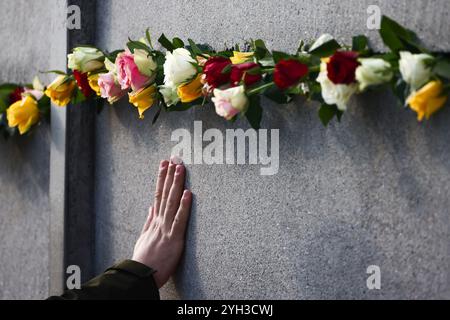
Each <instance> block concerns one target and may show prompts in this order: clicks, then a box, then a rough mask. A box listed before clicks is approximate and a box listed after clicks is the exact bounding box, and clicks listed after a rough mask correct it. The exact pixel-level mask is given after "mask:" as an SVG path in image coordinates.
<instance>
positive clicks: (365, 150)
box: [0, 0, 450, 299]
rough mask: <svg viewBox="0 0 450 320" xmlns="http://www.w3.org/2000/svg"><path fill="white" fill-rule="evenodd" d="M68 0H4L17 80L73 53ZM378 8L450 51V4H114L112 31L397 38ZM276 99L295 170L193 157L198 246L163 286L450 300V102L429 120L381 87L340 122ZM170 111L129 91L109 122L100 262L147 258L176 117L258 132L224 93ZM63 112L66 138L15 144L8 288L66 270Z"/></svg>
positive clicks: (99, 196) (200, 294)
mask: <svg viewBox="0 0 450 320" xmlns="http://www.w3.org/2000/svg"><path fill="white" fill-rule="evenodd" d="M61 3H63V2H61V1H59V0H40V1H39V2H37V1H32V0H2V1H1V4H0V8H1V9H2V10H0V15H1V16H0V18H1V19H0V35H1V37H0V38H1V39H2V44H3V48H5V50H2V52H1V53H0V65H1V66H2V68H0V81H6V80H9V81H29V80H31V79H30V76H32V75H33V74H35V73H37V71H38V70H46V69H54V68H59V69H60V68H62V67H63V65H64V63H63V60H64V53H65V46H64V44H65V41H67V40H66V39H65V37H60V33H61V34H63V33H64V30H63V29H61V28H63V27H64V26H63V24H62V22H63V21H64V10H63V9H64V8H63V5H64V3H63V4H61ZM369 4H378V5H379V6H380V7H381V9H382V11H383V12H384V13H387V14H388V15H390V16H392V17H393V18H395V19H397V20H398V21H399V22H401V23H403V24H405V25H406V26H408V27H411V28H413V29H415V30H417V31H418V33H419V35H420V36H421V37H422V38H423V39H424V40H425V42H426V44H427V45H428V46H429V47H431V48H432V49H434V50H439V51H448V50H450V42H449V40H448V37H446V36H445V35H446V34H447V31H448V29H449V22H448V21H449V19H448V14H449V12H450V3H449V2H448V1H445V0H441V1H432V2H431V1H419V0H415V1H407V0H402V1H396V2H395V3H393V2H392V1H387V0H385V1H356V0H354V1H350V0H348V1H324V0H323V1H314V3H312V2H311V1H287V0H285V1H278V2H273V1H261V0H260V1H245V2H242V1H234V0H228V1H187V0H185V1H175V0H165V1H156V0H155V1H140V0H139V1H138V0H135V1H127V2H123V1H112V0H98V6H97V34H96V37H97V45H98V46H100V47H101V48H104V49H116V48H119V47H122V46H123V45H124V43H125V42H126V41H127V38H128V36H131V37H133V38H138V37H140V36H142V35H143V31H144V30H145V28H146V27H149V28H150V30H151V32H152V34H153V35H154V36H155V37H156V36H158V35H159V34H160V33H161V32H165V33H166V34H167V35H168V36H180V37H182V38H187V37H191V38H193V39H194V40H195V41H197V42H206V43H209V44H211V45H213V46H216V47H224V46H225V45H232V44H234V43H235V42H242V41H243V40H244V37H252V38H257V37H261V38H263V39H266V40H267V44H268V45H269V46H270V47H272V48H276V49H281V50H283V49H284V50H292V49H294V48H295V47H296V45H297V41H298V40H299V39H300V38H305V39H311V38H314V37H316V36H318V35H319V34H321V33H323V32H330V33H333V34H335V35H336V36H337V37H338V39H342V40H347V41H349V38H348V35H349V34H355V33H365V34H367V35H368V36H369V37H370V38H371V39H372V40H373V44H374V46H375V47H376V48H377V49H381V45H380V43H379V41H378V37H377V33H376V31H368V30H366V28H365V25H366V8H367V6H368V5H369ZM55 8H56V9H55ZM82 14H83V13H82ZM55 19H56V20H55ZM50 21H52V22H50ZM55 21H56V23H55ZM55 30H59V32H55ZM49 31H50V32H49ZM63 38H64V39H63ZM43 79H44V80H49V77H48V76H43ZM263 108H264V111H265V113H264V118H263V127H264V128H268V129H271V128H278V129H280V169H279V172H278V174H276V175H274V176H264V177H263V176H260V174H259V173H260V171H259V169H260V167H259V166H248V165H240V166H238V165H215V166H207V165H190V166H188V171H189V173H188V184H189V186H190V187H191V188H192V190H193V192H194V193H195V201H194V205H193V212H192V218H191V221H190V225H189V231H188V235H187V247H186V252H185V256H184V258H183V261H182V264H181V267H180V269H179V271H178V274H177V276H176V277H175V280H174V281H172V282H171V283H170V284H168V285H167V286H166V287H165V288H164V289H163V290H162V296H163V298H168V299H173V298H187V299H193V298H212V299H213V298H288V299H293V298H298V299H303V298H307V299H310V298H369V299H371V298H374V299H377V298H450V279H449V276H448V270H449V269H450V268H449V267H450V250H449V249H450V248H449V241H448V239H449V236H450V221H449V216H450V212H449V209H448V208H449V207H450V200H449V199H450V187H449V185H448V177H449V173H450V172H449V171H450V166H449V162H448V159H449V156H450V154H449V153H450V151H449V149H448V141H449V138H450V132H449V130H448V123H449V122H450V109H449V108H448V107H447V108H446V109H444V110H443V111H442V112H440V113H439V114H438V115H437V116H436V117H434V118H433V119H432V120H430V121H429V122H427V123H423V124H418V123H417V122H416V119H415V116H414V114H413V113H412V112H409V111H405V110H402V109H400V108H399V107H397V106H396V105H395V102H394V99H393V97H392V96H391V95H389V94H373V93H372V94H366V95H364V96H361V97H358V98H356V99H354V100H353V102H352V105H351V107H350V110H349V111H348V112H347V113H346V114H345V116H344V118H343V120H342V123H341V124H335V123H332V124H331V125H330V126H329V127H328V128H323V127H322V125H321V124H320V122H319V120H318V118H317V116H316V112H317V106H316V105H311V104H306V103H303V102H302V101H300V100H297V101H295V102H294V103H292V104H290V105H288V106H276V105H273V104H271V103H269V102H268V101H264V103H263ZM153 113H154V110H153V111H149V112H148V113H147V114H146V119H145V120H144V121H140V120H138V119H137V116H136V110H135V109H134V108H132V107H131V106H130V105H128V104H127V103H126V102H123V103H120V104H118V105H116V106H114V107H106V108H105V109H104V111H103V113H102V114H100V115H99V116H98V118H97V122H96V137H95V138H96V155H95V159H96V160H95V212H96V217H95V218H96V223H95V227H96V239H95V261H94V262H95V269H96V271H97V272H101V271H102V270H103V269H104V268H106V267H108V266H109V265H110V264H112V263H113V262H115V261H117V260H120V259H123V258H128V257H130V256H131V253H132V248H133V245H134V242H135V241H136V239H137V237H138V231H139V230H140V229H141V226H142V223H143V221H144V219H145V215H146V212H147V207H148V206H149V205H150V203H151V199H152V197H153V187H154V185H155V177H156V171H157V168H158V163H159V161H160V160H161V159H163V158H167V157H168V156H169V155H170V152H171V149H172V147H173V146H174V144H175V143H173V142H171V141H170V136H171V133H172V132H173V130H175V129H178V128H187V129H188V130H190V131H191V132H192V130H193V121H194V120H201V121H203V129H204V130H206V129H208V128H218V129H220V130H221V131H222V132H224V131H225V130H226V129H229V128H241V127H242V128H248V126H247V124H246V123H245V122H244V121H239V122H237V123H235V124H230V123H227V122H225V121H224V120H222V119H220V118H219V117H218V116H216V115H215V113H214V110H213V107H212V106H211V105H207V106H205V107H204V108H201V107H198V108H195V109H192V110H190V111H188V112H185V113H182V114H181V113H171V114H163V115H162V116H161V118H160V120H159V122H158V123H157V124H156V125H154V126H152V125H151V119H152V116H153ZM53 115H54V119H56V120H58V121H56V122H55V121H54V122H53V124H52V127H53V128H55V127H57V128H59V129H58V130H53V132H52V135H53V136H52V138H50V133H49V131H48V129H49V128H48V127H47V126H45V125H44V126H43V127H42V128H38V129H37V130H36V132H35V133H34V135H33V136H31V137H29V138H25V139H21V138H15V139H14V140H12V141H8V142H4V141H3V142H0V155H1V158H2V166H1V167H0V182H1V184H0V185H1V187H0V264H1V268H0V298H43V297H45V296H47V294H48V291H49V285H48V281H49V268H48V267H49V266H50V270H53V272H56V274H60V273H61V272H62V271H63V270H62V269H63V268H62V263H63V256H64V253H63V252H62V248H63V245H62V244H61V243H62V242H58V241H57V239H63V238H64V234H63V230H62V227H61V225H63V223H64V219H62V220H61V221H62V222H61V221H60V220H58V221H59V222H58V221H56V222H58V223H54V222H55V221H54V219H53V218H55V217H56V218H57V219H60V218H62V217H63V216H64V210H65V209H67V208H66V205H67V203H66V202H65V201H66V200H65V199H66V198H65V197H66V194H65V192H66V190H64V185H65V180H64V175H65V173H64V172H65V165H66V163H68V162H67V161H65V160H66V159H65V158H64V152H65V151H64V150H65V149H64V143H62V144H59V142H58V141H59V140H58V139H56V138H58V137H64V136H65V132H64V130H65V119H66V118H65V117H66V115H65V112H64V109H58V112H56V113H55V112H54V113H53ZM55 137H56V138H55ZM55 139H56V140H55ZM62 140H64V141H65V139H62ZM64 141H63V142H64ZM69 141H70V139H69ZM50 144H51V145H52V146H50ZM61 145H62V147H60V146H61ZM50 150H51V153H52V157H51V158H50V156H49V152H50ZM52 159H53V160H52ZM50 163H51V164H50ZM49 167H50V170H49ZM49 172H52V173H54V174H51V178H50V177H49V175H50V174H49ZM55 172H56V173H55ZM72 178H73V177H72ZM61 179H62V180H61ZM49 180H50V181H53V183H52V182H50V190H52V191H51V196H50V200H49ZM50 211H51V217H52V221H49V219H50V218H49V216H50ZM69 211H70V210H69ZM49 222H50V223H51V225H52V226H53V227H52V229H51V230H52V235H53V236H54V237H53V240H49V234H48V230H49V229H48V224H49ZM60 222H61V223H60ZM58 226H59V227H58ZM55 228H56V229H55ZM55 239H56V240H55ZM49 242H52V243H51V247H52V248H53V249H52V252H53V255H54V256H55V257H56V258H52V257H50V255H49V251H48V247H49ZM57 244H61V245H57ZM55 248H56V249H55ZM53 255H52V256H53ZM58 257H59V258H58ZM56 260H58V261H57V263H56V262H55V261H56ZM372 264H375V265H378V266H380V267H381V272H382V289H381V290H379V291H369V290H367V287H366V278H367V275H366V273H365V271H366V268H367V266H369V265H372ZM56 287H57V285H56Z"/></svg>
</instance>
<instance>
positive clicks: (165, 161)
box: [160, 160, 168, 169]
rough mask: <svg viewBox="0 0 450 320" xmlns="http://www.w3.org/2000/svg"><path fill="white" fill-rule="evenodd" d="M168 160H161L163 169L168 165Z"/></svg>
mask: <svg viewBox="0 0 450 320" xmlns="http://www.w3.org/2000/svg"><path fill="white" fill-rule="evenodd" d="M167 163H168V162H167V160H163V161H161V163H160V168H161V169H164V168H165V167H167Z"/></svg>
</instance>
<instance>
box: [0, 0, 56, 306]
mask: <svg viewBox="0 0 450 320" xmlns="http://www.w3.org/2000/svg"><path fill="white" fill-rule="evenodd" d="M52 2H53V1H50V0H45V1H33V0H19V1H18V0H2V1H1V2H0V9H1V10H0V39H1V41H2V51H1V53H0V65H1V68H0V82H6V81H9V82H31V80H32V79H33V78H32V77H33V75H35V74H38V72H39V71H40V70H49V69H50V66H51V61H50V60H51V59H50V55H51V53H50V50H49V47H50V37H49V26H50V22H51V14H52V11H51V7H52ZM41 78H42V79H43V80H46V81H48V80H49V77H47V76H45V75H44V76H41ZM49 157H50V133H49V126H48V125H47V124H43V125H42V126H41V127H39V128H37V129H36V130H35V132H34V133H33V134H32V135H31V136H27V137H15V138H13V139H11V140H9V141H5V140H4V139H3V137H1V138H0V158H1V166H0V265H1V267H0V299H39V298H44V297H46V296H47V294H48V262H49V261H48V244H49V234H48V223H49V212H50V205H49V197H48V196H49V193H48V190H49V189H48V186H49Z"/></svg>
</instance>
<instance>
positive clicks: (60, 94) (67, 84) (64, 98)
mask: <svg viewBox="0 0 450 320" xmlns="http://www.w3.org/2000/svg"><path fill="white" fill-rule="evenodd" d="M75 86H76V84H75V81H73V80H72V79H70V78H69V77H68V76H66V75H59V76H58V77H56V79H55V80H53V82H52V83H51V84H50V85H49V86H48V87H47V89H46V90H45V92H44V93H45V95H46V96H47V97H49V98H50V99H51V100H52V102H53V103H54V104H56V105H58V106H60V107H63V106H66V105H68V104H69V103H70V99H72V95H73V91H74V90H75Z"/></svg>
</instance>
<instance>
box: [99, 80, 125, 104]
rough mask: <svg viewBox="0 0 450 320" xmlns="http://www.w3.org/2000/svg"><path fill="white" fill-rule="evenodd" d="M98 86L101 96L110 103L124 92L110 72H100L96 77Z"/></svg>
mask: <svg viewBox="0 0 450 320" xmlns="http://www.w3.org/2000/svg"><path fill="white" fill-rule="evenodd" d="M98 86H99V87H100V95H101V97H102V98H106V99H108V102H109V103H110V104H113V103H114V102H116V101H117V100H119V99H120V98H122V97H123V95H124V94H125V93H126V90H122V88H121V86H120V85H119V83H118V81H117V79H116V78H115V77H114V73H112V72H108V73H103V74H100V75H99V77H98Z"/></svg>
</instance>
